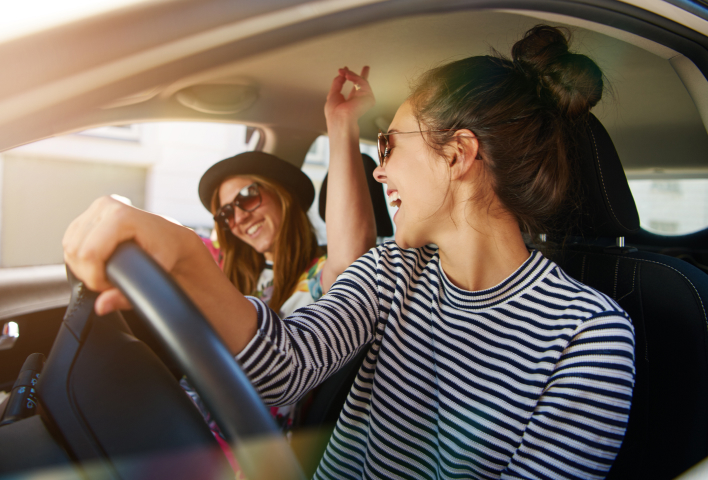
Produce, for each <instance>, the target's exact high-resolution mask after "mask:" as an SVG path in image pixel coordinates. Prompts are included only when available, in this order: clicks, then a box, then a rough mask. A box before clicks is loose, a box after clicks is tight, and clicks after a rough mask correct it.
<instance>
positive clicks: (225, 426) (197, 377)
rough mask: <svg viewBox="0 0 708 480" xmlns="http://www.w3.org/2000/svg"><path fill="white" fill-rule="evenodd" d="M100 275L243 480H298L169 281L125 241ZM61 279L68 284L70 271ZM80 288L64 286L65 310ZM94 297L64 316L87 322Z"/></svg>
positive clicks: (289, 457)
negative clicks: (189, 392)
mask: <svg viewBox="0 0 708 480" xmlns="http://www.w3.org/2000/svg"><path fill="white" fill-rule="evenodd" d="M67 270H68V269H67ZM106 273H107V276H108V278H109V280H110V281H111V283H112V284H113V285H115V286H116V287H117V288H118V289H120V291H121V292H123V294H124V295H125V296H126V297H127V298H128V300H130V302H131V304H132V305H133V307H134V309H135V310H136V313H137V314H138V316H139V317H140V318H141V319H142V320H143V321H144V322H146V323H147V325H148V327H149V328H150V330H152V331H153V333H154V334H155V336H156V337H157V338H158V340H159V341H160V342H161V343H162V345H163V346H164V347H165V350H166V351H167V354H168V355H169V356H170V357H171V358H172V360H173V361H174V362H175V363H176V364H177V365H178V366H179V367H180V368H181V370H182V372H184V373H185V374H186V375H187V377H188V378H189V381H190V383H191V384H192V386H194V387H195V389H196V390H197V392H199V395H200V397H201V398H202V400H203V401H204V403H205V405H206V406H207V407H208V408H209V410H210V412H211V414H212V415H213V416H214V418H215V419H216V421H217V423H218V424H219V426H220V428H221V430H222V432H223V433H224V436H225V437H226V439H227V441H228V442H229V443H230V444H231V445H238V448H237V449H236V452H235V453H236V456H237V458H238V461H239V464H240V466H241V468H242V469H243V471H244V473H245V474H246V476H247V477H248V478H249V479H250V480H255V479H260V478H263V479H266V478H268V479H270V478H278V479H303V478H304V475H303V474H302V471H301V469H300V466H299V464H298V462H297V460H296V459H295V456H294V455H293V453H292V450H291V449H290V446H289V445H288V443H287V441H286V440H285V438H284V436H283V435H282V433H281V432H280V431H279V430H278V428H277V426H276V425H275V422H274V421H273V419H272V417H271V415H270V413H269V412H268V411H267V409H266V408H265V406H264V404H263V402H262V400H261V399H260V397H259V396H258V394H257V392H256V391H255V389H254V388H253V386H252V385H251V383H250V381H249V380H248V377H247V376H246V375H245V374H244V372H243V371H242V370H241V368H240V367H239V365H238V364H237V363H236V361H235V360H234V358H233V356H232V355H231V353H230V352H229V351H228V349H227V348H226V346H225V345H224V344H223V342H222V341H221V338H220V337H219V336H218V334H217V333H216V332H215V331H214V329H213V328H212V327H211V325H210V324H209V322H208V321H207V320H206V319H205V318H204V316H203V315H202V314H201V312H200V311H199V310H198V309H197V307H196V306H195V305H194V303H193V302H192V301H191V300H190V298H189V297H188V296H187V295H186V294H185V293H184V291H183V290H182V289H181V288H180V287H179V286H178V285H177V283H176V282H175V281H174V280H173V279H172V277H171V276H170V275H169V274H167V273H166V272H165V271H164V270H163V269H162V268H161V267H160V266H159V265H158V264H157V263H156V262H155V261H154V260H153V259H152V258H151V257H150V256H149V255H147V254H146V253H145V252H144V251H143V250H142V249H141V248H140V247H138V246H137V245H136V244H135V243H133V242H126V243H123V244H121V245H120V246H119V247H118V248H117V249H116V251H115V252H114V254H113V255H112V257H111V258H110V260H109V261H108V263H107V267H106ZM69 277H70V281H72V278H71V277H73V275H72V274H71V273H70V272H69ZM74 282H76V280H75V279H74V280H73V282H72V283H74ZM81 288H82V285H81V284H80V283H79V284H78V289H77V284H76V283H74V285H72V291H73V292H74V294H73V295H72V304H74V297H81V296H82V295H84V294H85V293H82V291H81ZM77 291H78V292H79V293H78V294H77V293H76V292H77ZM84 292H85V288H84ZM94 299H95V296H93V298H91V299H90V301H87V302H84V303H85V304H84V305H81V304H79V305H80V306H79V307H76V306H74V307H71V306H70V310H71V308H73V309H74V310H76V309H77V308H81V309H83V310H85V311H86V313H85V314H84V316H86V317H87V318H88V316H89V315H90V312H91V311H92V310H93V300H94ZM87 305H88V307H87ZM71 313H72V312H71V311H69V312H68V313H67V317H66V318H69V317H70V314H71ZM65 322H66V319H65ZM43 375H44V374H43ZM43 380H44V379H43ZM47 381H49V380H47Z"/></svg>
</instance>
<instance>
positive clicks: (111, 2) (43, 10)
mask: <svg viewBox="0 0 708 480" xmlns="http://www.w3.org/2000/svg"><path fill="white" fill-rule="evenodd" d="M146 1H147V0H60V1H57V0H21V1H16V0H0V42H5V41H7V40H10V39H12V38H17V37H20V36H23V35H27V34H29V33H33V32H37V31H39V30H43V29H46V28H50V27H55V26H57V25H61V24H64V23H68V22H71V21H74V20H79V19H81V18H86V17H90V16H92V15H96V14H99V13H104V12H108V11H111V10H115V9H118V8H121V7H126V6H129V5H134V4H137V3H145V2H146Z"/></svg>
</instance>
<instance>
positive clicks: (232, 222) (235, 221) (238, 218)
mask: <svg viewBox="0 0 708 480" xmlns="http://www.w3.org/2000/svg"><path fill="white" fill-rule="evenodd" d="M250 215H251V213H250V212H244V211H243V210H241V209H240V208H238V207H236V208H234V216H233V217H232V218H230V219H229V226H230V227H231V228H233V227H234V226H236V225H239V224H240V223H241V222H243V221H244V219H246V218H248V217H249V216H250Z"/></svg>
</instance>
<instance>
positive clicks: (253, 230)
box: [246, 220, 265, 235]
mask: <svg viewBox="0 0 708 480" xmlns="http://www.w3.org/2000/svg"><path fill="white" fill-rule="evenodd" d="M264 223H265V220H264V221H261V222H258V223H255V224H253V225H251V227H250V228H249V229H248V230H246V235H253V234H254V233H256V232H257V231H258V230H260V228H261V227H262V226H263V224H264Z"/></svg>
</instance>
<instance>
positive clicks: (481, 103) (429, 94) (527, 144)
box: [410, 25, 604, 237]
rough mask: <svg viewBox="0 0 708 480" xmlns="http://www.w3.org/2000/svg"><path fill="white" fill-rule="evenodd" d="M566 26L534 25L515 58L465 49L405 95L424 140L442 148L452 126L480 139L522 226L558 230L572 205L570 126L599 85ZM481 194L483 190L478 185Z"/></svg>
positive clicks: (494, 183) (499, 191)
mask: <svg viewBox="0 0 708 480" xmlns="http://www.w3.org/2000/svg"><path fill="white" fill-rule="evenodd" d="M569 39H570V32H568V31H567V30H565V29H563V30H561V29H560V28H554V27H549V26H547V25H538V26H536V27H534V28H532V29H531V30H529V31H528V32H526V34H525V35H524V38H523V39H521V40H520V41H518V42H516V44H515V45H514V46H513V48H512V51H511V53H512V58H511V59H509V58H506V57H504V56H502V55H501V54H499V53H497V52H494V55H488V56H479V57H470V58H466V59H463V60H459V61H456V62H452V63H449V64H447V65H443V66H440V67H438V68H435V69H433V70H430V71H428V72H426V73H425V74H423V76H422V77H421V78H420V79H419V81H418V83H417V85H416V86H415V87H414V89H413V93H412V95H411V97H410V101H411V105H412V106H413V110H414V114H415V116H416V118H417V120H418V122H419V123H422V124H424V125H425V128H421V130H446V131H442V132H430V133H428V135H427V138H426V140H427V141H428V144H429V145H431V147H433V148H434V149H435V150H437V151H438V152H439V153H440V154H441V155H442V149H443V147H444V146H445V145H446V144H447V143H448V142H449V141H450V140H451V138H452V136H453V135H454V133H455V132H454V130H456V129H469V130H471V131H472V132H473V133H474V134H475V135H476V136H477V138H478V139H479V145H480V147H479V149H480V155H481V158H482V159H483V162H484V166H485V169H484V174H485V175H488V176H489V177H490V180H491V181H490V186H491V188H492V189H493V192H494V193H495V194H496V196H497V198H498V199H499V201H500V202H501V203H502V205H503V206H504V207H505V209H506V210H507V211H508V212H509V213H510V214H512V215H514V216H515V218H516V219H517V220H518V222H519V226H520V227H521V231H522V232H523V233H526V234H529V235H531V236H532V237H535V236H536V235H538V234H542V233H551V234H552V233H555V232H554V230H555V229H556V225H554V224H553V219H554V218H557V217H555V216H556V215H557V214H558V213H559V211H560V210H561V209H563V211H565V210H566V209H568V210H569V211H571V210H574V209H575V208H577V207H578V202H579V199H578V198H575V196H574V195H575V192H576V191H577V190H578V189H577V188H575V182H576V181H577V176H576V175H575V168H574V166H573V165H572V162H571V161H570V160H569V158H571V157H572V150H573V138H574V135H575V134H574V132H575V129H576V128H577V126H578V125H580V124H581V121H582V120H583V119H585V118H586V117H587V115H588V114H589V111H590V109H591V108H592V107H593V106H595V105H596V104H597V102H598V101H599V100H600V98H601V97H602V93H603V85H604V84H603V75H602V72H601V71H600V69H599V67H598V66H597V65H596V64H595V63H594V62H593V61H592V60H591V59H590V58H588V57H586V56H585V55H579V54H574V53H570V52H569V50H568V45H569ZM480 194H484V192H480Z"/></svg>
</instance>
